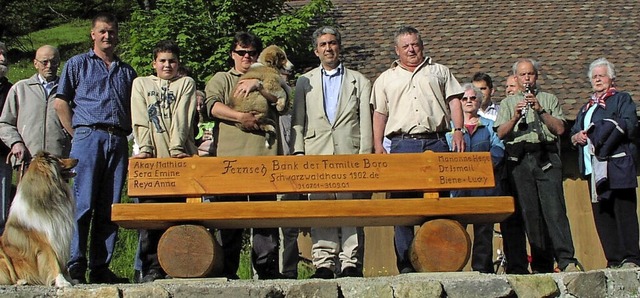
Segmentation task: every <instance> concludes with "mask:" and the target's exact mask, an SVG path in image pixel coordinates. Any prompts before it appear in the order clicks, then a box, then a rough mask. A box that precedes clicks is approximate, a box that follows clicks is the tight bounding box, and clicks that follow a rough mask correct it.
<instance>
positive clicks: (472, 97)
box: [461, 96, 478, 101]
mask: <svg viewBox="0 0 640 298" xmlns="http://www.w3.org/2000/svg"><path fill="white" fill-rule="evenodd" d="M476 99H478V98H477V97H475V96H470V97H466V96H465V97H463V98H462V99H461V100H462V101H467V100H472V101H473V100H476Z"/></svg>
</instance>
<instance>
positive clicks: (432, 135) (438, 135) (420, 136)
mask: <svg viewBox="0 0 640 298" xmlns="http://www.w3.org/2000/svg"><path fill="white" fill-rule="evenodd" d="M445 134H446V132H445V131H441V132H423V133H396V134H392V135H390V136H389V138H390V139H394V138H400V139H412V140H424V139H430V140H436V139H442V138H444V136H445Z"/></svg>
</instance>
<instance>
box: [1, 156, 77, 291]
mask: <svg viewBox="0 0 640 298" xmlns="http://www.w3.org/2000/svg"><path fill="white" fill-rule="evenodd" d="M77 163H78V160H77V159H60V158H57V157H55V156H53V155H51V154H49V153H47V152H38V153H37V154H36V155H35V156H34V157H33V159H32V160H31V164H30V165H29V168H28V169H27V171H26V172H25V174H24V176H23V177H22V180H21V181H20V184H19V185H18V189H17V192H16V196H15V198H14V199H13V202H12V204H11V208H10V209H9V217H8V218H7V223H6V225H5V230H4V233H3V235H2V237H0V284H4V285H10V284H19V285H24V284H30V285H55V286H56V287H66V286H71V284H70V283H69V281H68V280H70V278H68V273H67V266H66V262H67V260H68V259H69V254H70V245H71V238H72V236H73V229H74V209H75V202H74V199H73V196H72V194H71V191H70V189H69V185H68V182H67V179H68V178H71V177H73V176H74V173H72V172H71V171H70V170H71V169H72V168H73V167H74V166H76V164H77ZM65 276H66V277H67V278H65Z"/></svg>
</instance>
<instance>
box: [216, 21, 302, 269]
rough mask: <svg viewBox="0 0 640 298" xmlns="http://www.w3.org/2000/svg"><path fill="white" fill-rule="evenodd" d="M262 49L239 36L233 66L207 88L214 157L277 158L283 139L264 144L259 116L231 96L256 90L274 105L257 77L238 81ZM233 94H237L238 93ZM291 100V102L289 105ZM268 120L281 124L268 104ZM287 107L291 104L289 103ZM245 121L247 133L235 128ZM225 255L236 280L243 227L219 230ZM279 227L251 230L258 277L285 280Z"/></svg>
mask: <svg viewBox="0 0 640 298" xmlns="http://www.w3.org/2000/svg"><path fill="white" fill-rule="evenodd" d="M260 51H262V41H261V40H260V39H259V38H258V37H257V36H255V35H253V34H251V33H248V32H239V33H236V35H235V36H234V38H233V42H232V44H231V48H230V49H229V54H230V56H231V59H232V60H233V67H232V68H231V69H230V70H229V71H226V72H218V73H216V74H215V75H214V76H213V77H212V78H211V79H210V80H209V82H208V83H207V85H206V87H205V93H206V96H207V98H206V101H205V104H206V111H208V116H209V117H212V118H213V119H214V120H215V122H216V125H215V126H214V133H213V135H214V140H213V142H214V144H213V145H212V147H213V148H214V152H215V155H216V156H269V155H277V154H278V149H279V146H280V142H281V140H280V138H279V136H277V141H276V144H277V145H275V146H266V145H265V140H266V136H265V132H264V131H261V130H260V129H259V127H258V122H257V120H256V117H255V116H254V115H253V114H252V113H243V112H239V111H236V110H233V109H231V108H230V107H229V103H230V101H231V98H232V96H243V95H245V94H248V93H249V92H252V91H255V90H258V91H259V92H260V93H261V94H262V95H263V96H264V97H265V98H266V99H267V100H268V101H270V102H271V103H275V102H276V101H277V97H276V96H274V95H273V94H270V93H269V92H267V91H266V90H265V89H263V88H262V82H260V81H259V80H257V79H247V80H242V81H240V76H241V75H242V74H244V73H245V72H247V70H249V67H251V64H253V63H255V62H256V61H257V58H258V54H259V53H260ZM234 90H235V91H234ZM234 92H235V94H233V93H234ZM288 100H289V99H288V98H287V101H288ZM270 106H271V107H272V108H270V109H269V112H268V113H267V115H266V117H269V118H271V119H274V120H275V122H276V123H278V115H279V114H278V112H277V111H276V108H275V106H273V105H270ZM286 106H288V104H286ZM236 123H241V124H242V126H243V127H244V129H245V130H246V131H245V130H242V129H240V128H238V127H237V126H236V125H235V124H236ZM247 199H248V200H251V201H275V200H276V195H250V196H248V197H247V196H220V197H217V200H219V201H239V200H244V201H246V200H247ZM219 233H220V235H219V236H220V237H219V238H220V240H221V242H222V243H221V244H222V250H223V255H224V269H223V274H224V276H226V277H227V278H230V279H238V275H237V271H238V267H239V265H240V251H241V250H242V233H243V230H242V229H223V230H220V231H219ZM278 234H279V232H278V229H277V228H271V229H259V228H256V229H253V243H252V244H253V247H252V251H251V260H252V262H253V266H254V269H255V270H256V272H257V274H258V278H259V279H274V278H281V277H282V275H281V274H280V272H279V270H278V265H279V264H278V263H279V262H278Z"/></svg>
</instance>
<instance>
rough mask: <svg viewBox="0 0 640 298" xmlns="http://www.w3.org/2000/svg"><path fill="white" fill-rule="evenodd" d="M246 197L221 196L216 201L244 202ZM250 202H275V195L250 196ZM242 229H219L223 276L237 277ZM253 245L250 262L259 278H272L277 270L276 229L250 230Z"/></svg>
mask: <svg viewBox="0 0 640 298" xmlns="http://www.w3.org/2000/svg"><path fill="white" fill-rule="evenodd" d="M246 198H247V197H246V196H222V197H217V198H216V200H217V201H225V202H228V201H245V200H246ZM249 200H250V201H275V200H276V196H275V195H252V196H249ZM243 232H244V230H243V229H221V230H219V236H220V237H219V240H220V245H221V246H222V253H223V255H224V269H223V274H224V275H225V276H228V277H232V278H235V277H237V272H238V268H239V267H240V253H241V251H242V234H243ZM252 232H253V233H252V240H253V245H252V248H251V262H252V263H253V268H254V269H255V270H256V272H257V273H258V278H260V276H263V277H264V276H273V275H275V274H277V273H278V272H279V270H278V228H268V229H257V228H256V229H252Z"/></svg>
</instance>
